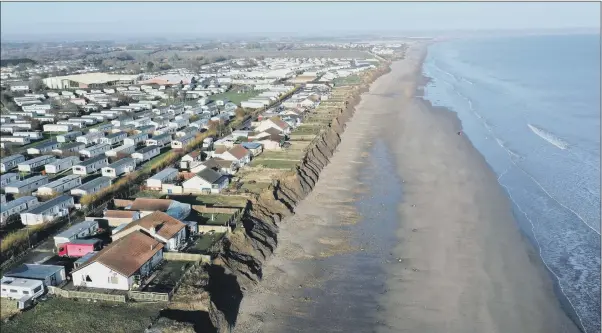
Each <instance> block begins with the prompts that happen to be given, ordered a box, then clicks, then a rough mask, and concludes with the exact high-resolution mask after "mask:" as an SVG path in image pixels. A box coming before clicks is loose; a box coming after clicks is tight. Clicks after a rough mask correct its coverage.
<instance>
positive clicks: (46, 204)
mask: <svg viewBox="0 0 602 333" xmlns="http://www.w3.org/2000/svg"><path fill="white" fill-rule="evenodd" d="M68 200H73V197H72V196H70V195H66V194H63V195H61V196H58V197H56V198H54V199H51V200H48V201H46V202H44V203H42V204H40V205H39V206H36V207H34V208H32V209H30V210H28V211H26V212H25V213H28V214H43V213H45V212H46V211H47V210H49V209H50V208H53V207H54V206H56V205H58V204H60V203H63V202H65V201H68Z"/></svg>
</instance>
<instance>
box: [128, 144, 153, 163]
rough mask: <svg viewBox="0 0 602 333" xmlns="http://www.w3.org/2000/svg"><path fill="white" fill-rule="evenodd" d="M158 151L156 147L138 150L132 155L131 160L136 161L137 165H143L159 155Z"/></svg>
mask: <svg viewBox="0 0 602 333" xmlns="http://www.w3.org/2000/svg"><path fill="white" fill-rule="evenodd" d="M159 152H160V149H159V147H157V146H148V147H144V148H142V149H139V150H137V151H135V152H134V153H132V158H133V159H135V160H136V162H137V163H143V162H146V161H148V160H150V159H151V158H153V157H155V156H157V155H159Z"/></svg>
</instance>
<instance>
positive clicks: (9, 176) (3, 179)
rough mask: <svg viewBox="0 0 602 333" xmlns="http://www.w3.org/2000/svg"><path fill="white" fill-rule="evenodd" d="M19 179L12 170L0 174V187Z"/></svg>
mask: <svg viewBox="0 0 602 333" xmlns="http://www.w3.org/2000/svg"><path fill="white" fill-rule="evenodd" d="M18 180H19V175H18V174H16V173H13V172H10V173H5V174H3V175H0V185H1V186H2V187H4V186H6V184H10V183H13V182H16V181H18Z"/></svg>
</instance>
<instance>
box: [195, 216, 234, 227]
mask: <svg viewBox="0 0 602 333" xmlns="http://www.w3.org/2000/svg"><path fill="white" fill-rule="evenodd" d="M199 215H200V217H201V219H202V220H201V221H199V222H200V224H206V225H226V222H228V220H229V219H230V217H232V214H222V213H214V214H212V213H200V214H199ZM211 216H213V220H211Z"/></svg>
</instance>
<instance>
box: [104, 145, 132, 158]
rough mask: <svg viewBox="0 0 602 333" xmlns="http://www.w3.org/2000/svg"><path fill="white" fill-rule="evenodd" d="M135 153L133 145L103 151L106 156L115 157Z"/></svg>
mask: <svg viewBox="0 0 602 333" xmlns="http://www.w3.org/2000/svg"><path fill="white" fill-rule="evenodd" d="M135 151H136V146H134V145H121V146H119V147H117V148H113V149H111V150H107V151H105V155H106V156H112V157H114V156H117V154H123V155H130V154H132V153H133V152H135Z"/></svg>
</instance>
